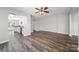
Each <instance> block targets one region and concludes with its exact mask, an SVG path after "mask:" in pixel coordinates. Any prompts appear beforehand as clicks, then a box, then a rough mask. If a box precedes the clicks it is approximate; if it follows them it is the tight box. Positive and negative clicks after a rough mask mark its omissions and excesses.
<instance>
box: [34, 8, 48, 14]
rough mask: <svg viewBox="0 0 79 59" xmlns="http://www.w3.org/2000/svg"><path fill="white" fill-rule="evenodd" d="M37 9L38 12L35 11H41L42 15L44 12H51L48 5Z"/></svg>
mask: <svg viewBox="0 0 79 59" xmlns="http://www.w3.org/2000/svg"><path fill="white" fill-rule="evenodd" d="M35 9H36V10H37V12H35V13H39V14H41V15H43V14H44V13H49V11H48V7H40V8H35Z"/></svg>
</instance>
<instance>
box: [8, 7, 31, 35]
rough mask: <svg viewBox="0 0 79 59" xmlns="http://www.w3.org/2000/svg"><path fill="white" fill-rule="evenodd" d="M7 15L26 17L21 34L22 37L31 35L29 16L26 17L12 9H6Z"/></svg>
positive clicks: (24, 14)
mask: <svg viewBox="0 0 79 59" xmlns="http://www.w3.org/2000/svg"><path fill="white" fill-rule="evenodd" d="M8 12H9V13H14V14H15V15H19V16H26V20H27V24H25V25H24V29H23V34H24V36H27V35H30V34H31V16H30V15H27V14H26V13H24V12H22V11H19V10H16V9H14V8H8Z"/></svg>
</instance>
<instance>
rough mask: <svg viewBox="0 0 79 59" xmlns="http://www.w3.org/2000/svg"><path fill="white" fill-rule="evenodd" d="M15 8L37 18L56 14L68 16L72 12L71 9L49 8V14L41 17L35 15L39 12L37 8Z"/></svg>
mask: <svg viewBox="0 0 79 59" xmlns="http://www.w3.org/2000/svg"><path fill="white" fill-rule="evenodd" d="M13 8H14V9H17V10H20V11H23V12H25V13H27V14H30V15H33V16H35V17H42V16H48V15H54V14H62V13H67V14H68V13H69V12H70V10H71V7H48V8H49V14H44V15H40V14H39V13H35V12H36V11H37V10H36V9H35V7H13Z"/></svg>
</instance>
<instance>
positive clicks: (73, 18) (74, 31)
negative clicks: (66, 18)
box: [70, 8, 79, 36]
mask: <svg viewBox="0 0 79 59" xmlns="http://www.w3.org/2000/svg"><path fill="white" fill-rule="evenodd" d="M78 17H79V16H78V9H77V8H76V9H72V12H71V13H70V36H72V35H76V36H78Z"/></svg>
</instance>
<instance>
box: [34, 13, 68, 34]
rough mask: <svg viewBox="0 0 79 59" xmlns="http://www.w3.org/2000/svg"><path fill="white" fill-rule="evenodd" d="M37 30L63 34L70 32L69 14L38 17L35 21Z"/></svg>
mask: <svg viewBox="0 0 79 59" xmlns="http://www.w3.org/2000/svg"><path fill="white" fill-rule="evenodd" d="M35 30H37V31H39V30H43V31H50V32H58V33H63V34H68V33H69V15H68V14H59V15H50V16H46V17H42V18H37V20H36V21H35Z"/></svg>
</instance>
